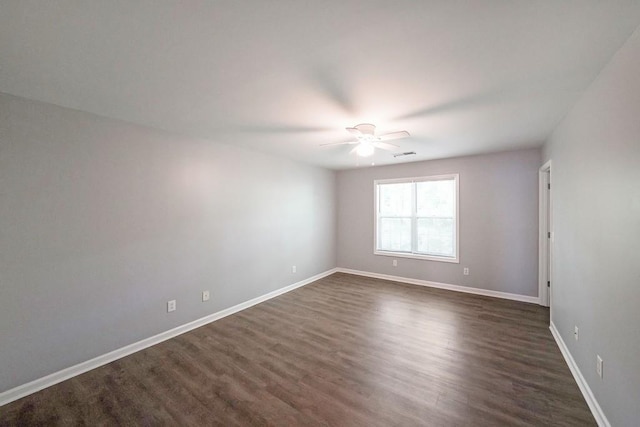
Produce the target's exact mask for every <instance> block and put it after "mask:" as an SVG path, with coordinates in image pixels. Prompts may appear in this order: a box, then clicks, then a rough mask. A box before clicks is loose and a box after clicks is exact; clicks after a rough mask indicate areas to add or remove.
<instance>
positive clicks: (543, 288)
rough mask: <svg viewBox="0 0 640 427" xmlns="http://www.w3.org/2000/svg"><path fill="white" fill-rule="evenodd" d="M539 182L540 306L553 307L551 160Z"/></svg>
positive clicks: (543, 167)
mask: <svg viewBox="0 0 640 427" xmlns="http://www.w3.org/2000/svg"><path fill="white" fill-rule="evenodd" d="M538 182H539V184H538V185H539V203H538V209H539V212H538V218H539V233H540V237H539V244H538V296H539V298H540V305H542V306H545V307H551V294H552V286H553V280H552V272H553V268H552V267H553V216H552V208H553V199H552V197H551V189H552V186H551V160H549V161H548V162H547V163H545V164H544V165H542V167H541V168H540V171H539V172H538Z"/></svg>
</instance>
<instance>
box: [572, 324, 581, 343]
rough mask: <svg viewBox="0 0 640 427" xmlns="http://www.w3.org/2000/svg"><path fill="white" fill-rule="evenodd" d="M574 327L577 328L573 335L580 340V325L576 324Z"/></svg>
mask: <svg viewBox="0 0 640 427" xmlns="http://www.w3.org/2000/svg"><path fill="white" fill-rule="evenodd" d="M574 328H575V329H574V330H573V336H574V338H575V339H576V341H578V338H580V337H579V335H578V334H579V332H580V330H579V329H578V327H577V326H574Z"/></svg>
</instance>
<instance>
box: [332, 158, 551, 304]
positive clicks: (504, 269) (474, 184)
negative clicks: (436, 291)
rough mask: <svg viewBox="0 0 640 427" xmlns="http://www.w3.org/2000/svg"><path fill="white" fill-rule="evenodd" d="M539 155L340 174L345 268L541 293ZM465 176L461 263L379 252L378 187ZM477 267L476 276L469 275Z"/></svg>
mask: <svg viewBox="0 0 640 427" xmlns="http://www.w3.org/2000/svg"><path fill="white" fill-rule="evenodd" d="M540 157H541V153H540V150H539V149H529V150H521V151H510V152H503V153H497V154H488V155H482V156H470V157H459V158H453V159H444V160H432V161H426V162H415V163H405V164H400V165H393V166H383V167H371V168H363V169H353V170H348V171H341V172H339V173H338V266H339V267H343V268H351V269H355V270H363V271H368V272H373V273H382V274H391V275H395V276H401V277H407V278H413V279H422V280H429V281H435V282H442V283H447V284H454V285H462V286H469V287H474V288H483V289H489V290H495V291H501V292H509V293H514V294H520V295H528V296H537V295H538V284H537V277H538V270H537V268H538V267H537V266H538V252H537V251H538V234H537V233H538V168H539V167H540ZM447 173H459V174H460V183H459V184H460V264H454V263H447V262H438V261H426V260H417V259H408V258H397V260H398V266H397V267H393V266H392V260H393V259H396V258H392V257H388V256H381V255H374V254H373V243H374V242H373V239H374V237H373V234H374V222H375V220H374V206H373V204H374V201H373V200H374V189H373V181H374V180H376V179H386V178H403V177H416V176H426V175H439V174H447ZM464 267H469V269H470V275H469V276H463V274H462V269H463V268H464Z"/></svg>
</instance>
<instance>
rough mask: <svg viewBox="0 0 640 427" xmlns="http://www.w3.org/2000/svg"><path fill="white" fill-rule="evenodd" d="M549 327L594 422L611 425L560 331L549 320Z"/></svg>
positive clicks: (601, 426)
mask: <svg viewBox="0 0 640 427" xmlns="http://www.w3.org/2000/svg"><path fill="white" fill-rule="evenodd" d="M549 329H550V330H551V335H553V338H554V339H555V340H556V343H557V344H558V347H559V348H560V352H561V353H562V356H564V360H565V361H566V362H567V365H569V369H570V370H571V373H572V374H573V378H575V380H576V382H577V383H578V387H579V388H580V391H581V392H582V395H583V396H584V400H586V401H587V405H589V409H591V413H592V414H593V417H594V418H595V419H596V422H597V423H598V425H599V426H600V427H611V424H610V423H609V420H607V417H606V416H605V415H604V412H603V411H602V408H601V407H600V404H598V401H597V400H596V398H595V396H594V395H593V392H592V391H591V388H590V387H589V384H587V381H586V380H585V379H584V377H583V376H582V372H580V368H578V365H577V364H576V361H575V360H574V359H573V356H571V353H570V352H569V348H567V345H566V344H565V343H564V340H563V339H562V336H560V333H559V332H558V329H557V328H556V325H554V324H553V322H551V325H550V326H549Z"/></svg>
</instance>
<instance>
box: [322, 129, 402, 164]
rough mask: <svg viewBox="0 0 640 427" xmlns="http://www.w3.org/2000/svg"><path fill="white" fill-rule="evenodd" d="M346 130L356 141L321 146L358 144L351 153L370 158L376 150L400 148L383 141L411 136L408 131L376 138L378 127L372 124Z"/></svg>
mask: <svg viewBox="0 0 640 427" xmlns="http://www.w3.org/2000/svg"><path fill="white" fill-rule="evenodd" d="M346 129H347V131H349V132H350V133H351V134H353V135H354V136H355V137H356V140H355V141H347V142H330V143H328V144H320V146H326V145H351V144H358V145H357V146H356V147H355V148H354V149H353V150H351V153H354V152H355V153H357V154H358V156H361V157H369V156H371V155H372V154H373V152H374V151H375V149H376V148H380V149H382V150H388V151H393V150H394V149H395V148H399V146H397V145H395V144H389V143H388V142H383V141H391V140H394V139H401V138H407V137H409V136H410V135H409V132H407V131H406V130H402V131H399V132H391V133H385V134H382V135H378V136H376V135H375V131H376V127H375V125H372V124H370V123H361V124H359V125H356V126H354V127H352V128H346Z"/></svg>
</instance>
